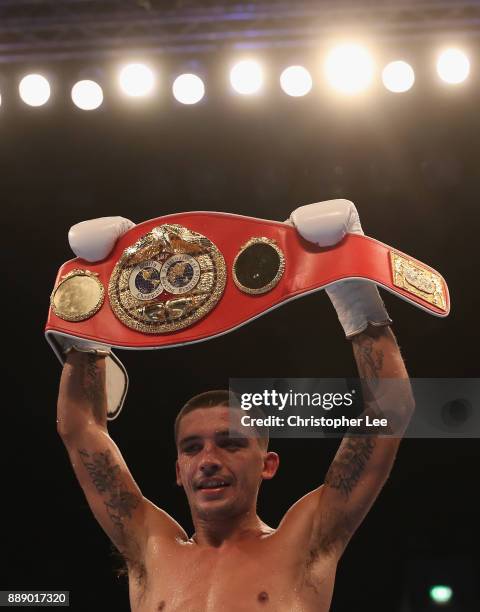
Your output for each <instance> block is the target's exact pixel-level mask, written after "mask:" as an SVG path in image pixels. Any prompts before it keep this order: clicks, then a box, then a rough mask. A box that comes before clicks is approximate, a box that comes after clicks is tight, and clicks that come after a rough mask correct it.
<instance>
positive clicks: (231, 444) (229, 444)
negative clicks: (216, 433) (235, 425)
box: [220, 438, 247, 450]
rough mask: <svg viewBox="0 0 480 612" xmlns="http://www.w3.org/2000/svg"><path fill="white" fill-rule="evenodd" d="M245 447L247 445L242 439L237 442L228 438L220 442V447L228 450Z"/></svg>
mask: <svg viewBox="0 0 480 612" xmlns="http://www.w3.org/2000/svg"><path fill="white" fill-rule="evenodd" d="M246 445H247V444H246V441H245V440H242V439H238V440H237V439H233V438H229V439H227V440H224V441H222V442H220V446H221V447H222V448H226V449H228V450H237V449H239V448H244V447H245V446H246Z"/></svg>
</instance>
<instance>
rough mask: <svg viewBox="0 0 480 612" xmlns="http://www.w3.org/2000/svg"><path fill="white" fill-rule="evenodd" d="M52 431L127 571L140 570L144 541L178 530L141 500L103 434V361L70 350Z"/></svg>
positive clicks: (129, 475)
mask: <svg viewBox="0 0 480 612" xmlns="http://www.w3.org/2000/svg"><path fill="white" fill-rule="evenodd" d="M57 430H58V433H59V434H60V436H61V438H62V440H63V442H64V444H65V446H66V449H67V451H68V455H69V457H70V461H71V463H72V467H73V469H74V471H75V474H76V476H77V479H78V481H79V483H80V486H81V487H82V489H83V492H84V493H85V496H86V498H87V501H88V504H89V506H90V508H91V510H92V512H93V514H94V515H95V518H96V519H97V520H98V522H99V523H100V525H101V526H102V528H103V529H104V531H105V532H106V533H107V535H108V536H109V538H110V539H111V540H112V542H113V543H114V544H115V546H116V547H117V548H118V550H119V551H120V552H121V553H122V554H123V555H124V557H125V558H126V560H127V563H128V565H129V567H130V568H131V567H140V565H141V563H142V559H143V555H144V550H145V546H146V543H147V539H148V536H149V534H150V533H151V532H152V530H153V529H154V530H155V533H158V532H161V534H162V535H165V536H168V537H170V536H171V537H174V536H176V535H179V534H180V533H181V528H180V527H179V526H178V525H177V523H175V521H174V520H173V519H171V518H170V517H169V516H168V515H167V514H166V513H164V512H162V511H161V510H160V509H158V508H157V507H156V506H155V505H154V504H152V503H151V502H149V501H148V500H147V499H146V498H144V497H143V495H142V493H141V491H140V489H139V487H138V485H137V484H136V482H135V481H134V479H133V477H132V475H131V473H130V471H129V470H128V468H127V465H126V464H125V461H124V460H123V457H122V455H121V453H120V451H119V449H118V447H117V446H116V444H115V442H114V441H113V440H112V439H111V437H110V436H109V434H108V430H107V420H106V397H105V358H104V357H99V356H97V355H95V354H91V353H82V352H77V351H75V350H72V351H71V352H70V353H69V355H68V358H67V361H66V363H65V365H64V368H63V372H62V378H61V382H60V392H59V397H58V406H57Z"/></svg>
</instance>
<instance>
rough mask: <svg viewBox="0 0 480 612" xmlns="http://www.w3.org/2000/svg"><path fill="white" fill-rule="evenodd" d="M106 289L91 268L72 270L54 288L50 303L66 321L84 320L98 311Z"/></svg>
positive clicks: (54, 310)
mask: <svg viewBox="0 0 480 612" xmlns="http://www.w3.org/2000/svg"><path fill="white" fill-rule="evenodd" d="M104 297H105V290H104V288H103V285H102V283H101V282H100V281H99V280H98V278H97V275H96V274H95V273H93V272H90V271H89V270H72V271H71V272H70V273H69V274H67V275H66V276H64V277H63V278H62V279H61V281H60V283H59V284H58V285H57V287H56V288H55V289H54V290H53V293H52V296H51V298H50V304H51V307H52V310H53V312H54V313H55V314H56V315H57V317H60V319H63V320H64V321H84V320H85V319H89V318H90V317H91V316H93V315H94V314H95V313H96V312H98V311H99V310H100V308H101V306H102V304H103V300H104Z"/></svg>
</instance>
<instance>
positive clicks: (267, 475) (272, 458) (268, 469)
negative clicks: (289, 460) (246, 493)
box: [262, 451, 280, 480]
mask: <svg viewBox="0 0 480 612" xmlns="http://www.w3.org/2000/svg"><path fill="white" fill-rule="evenodd" d="M279 465H280V457H279V456H278V455H277V453H274V452H272V451H270V452H268V453H265V456H264V458H263V470H262V478H263V480H271V479H272V478H273V477H274V476H275V474H276V473H277V470H278V466H279Z"/></svg>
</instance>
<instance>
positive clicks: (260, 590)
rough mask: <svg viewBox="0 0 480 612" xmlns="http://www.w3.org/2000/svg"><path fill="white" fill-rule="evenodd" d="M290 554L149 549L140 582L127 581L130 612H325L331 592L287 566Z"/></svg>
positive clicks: (267, 550) (261, 549) (269, 550)
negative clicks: (128, 583)
mask: <svg viewBox="0 0 480 612" xmlns="http://www.w3.org/2000/svg"><path fill="white" fill-rule="evenodd" d="M287 553H288V551H281V550H276V549H275V548H273V549H272V548H268V547H262V546H259V547H258V548H256V549H255V548H254V549H252V548H247V549H241V548H235V549H232V550H228V551H222V552H221V553H218V552H217V551H209V550H206V551H205V550H203V551H199V550H192V547H189V546H182V547H178V549H177V550H175V549H173V550H172V551H169V552H165V550H163V551H162V554H160V553H159V551H158V550H156V549H155V547H153V548H152V549H151V550H150V551H149V554H148V557H147V558H146V564H145V575H144V577H143V580H141V581H136V580H135V578H134V577H133V576H131V577H130V600H131V605H132V610H133V611H134V612H144V611H145V612H147V611H148V612H154V611H155V612H179V611H182V612H220V611H222V612H224V611H225V610H228V611H229V612H256V611H258V612H262V611H265V612H287V611H288V612H310V610H312V611H313V610H315V612H327V611H328V608H329V604H330V599H331V592H332V589H333V577H334V573H333V575H332V577H331V581H330V582H331V584H330V582H329V580H328V576H324V580H323V581H322V588H321V589H319V588H317V581H315V583H313V582H311V581H310V580H309V579H308V577H307V579H306V578H305V575H304V573H303V572H302V571H301V569H300V568H299V567H298V566H296V565H292V564H290V563H289V561H288V558H289V557H288V554H287Z"/></svg>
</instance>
